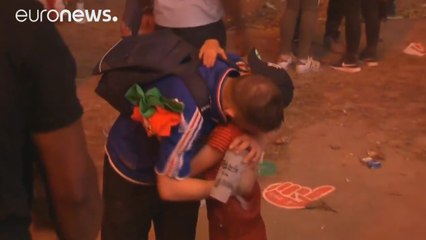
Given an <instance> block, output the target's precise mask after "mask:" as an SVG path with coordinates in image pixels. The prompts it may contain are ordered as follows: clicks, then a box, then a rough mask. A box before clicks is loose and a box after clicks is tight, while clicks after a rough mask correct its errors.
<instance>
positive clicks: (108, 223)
mask: <svg viewBox="0 0 426 240" xmlns="http://www.w3.org/2000/svg"><path fill="white" fill-rule="evenodd" d="M103 199H104V216H103V220H102V229H101V237H102V240H122V239H126V240H148V233H149V229H150V228H151V223H153V224H154V230H155V238H156V239H157V240H194V239H195V230H196V225H197V217H198V208H199V202H198V201H196V202H166V201H163V200H161V199H160V197H159V195H158V191H157V187H156V186H142V185H137V184H134V183H131V182H129V181H127V180H125V179H124V178H122V177H121V176H119V175H118V174H117V173H116V172H115V170H113V169H112V167H111V165H110V163H109V161H108V159H107V157H105V162H104V182H103Z"/></svg>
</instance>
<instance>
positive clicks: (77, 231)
mask: <svg viewBox="0 0 426 240" xmlns="http://www.w3.org/2000/svg"><path fill="white" fill-rule="evenodd" d="M34 140H35V142H36V145H37V147H38V150H39V152H40V155H41V158H42V165H43V167H44V168H45V170H46V175H47V176H46V178H47V181H48V186H49V191H50V195H51V200H52V205H53V208H54V214H55V217H56V221H57V226H58V228H59V229H58V234H59V235H60V239H71V240H74V239H76V240H86V239H87V240H92V239H95V238H96V236H97V234H98V230H99V226H100V219H101V198H100V193H99V188H98V182H97V174H96V170H95V167H94V164H93V162H92V161H91V159H90V157H89V154H88V152H87V149H86V142H85V137H84V133H83V128H82V124H81V121H80V120H77V121H76V122H74V123H72V124H71V125H69V126H67V127H64V128H61V129H59V130H55V131H52V132H48V133H37V134H34Z"/></svg>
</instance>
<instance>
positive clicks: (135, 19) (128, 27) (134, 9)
mask: <svg viewBox="0 0 426 240" xmlns="http://www.w3.org/2000/svg"><path fill="white" fill-rule="evenodd" d="M142 8H143V3H142V1H141V0H126V4H125V5H124V13H123V25H122V30H121V31H122V35H123V36H130V35H133V36H135V35H137V34H138V31H139V28H140V26H141V19H142Z"/></svg>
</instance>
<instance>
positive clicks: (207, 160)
mask: <svg viewBox="0 0 426 240" xmlns="http://www.w3.org/2000/svg"><path fill="white" fill-rule="evenodd" d="M223 155H224V154H223V152H221V151H219V150H218V149H216V148H212V147H210V146H209V145H205V146H204V147H203V148H202V149H201V150H200V151H199V152H198V153H197V155H196V156H195V157H194V158H193V159H192V162H191V176H198V175H199V174H200V173H202V172H204V171H206V170H207V169H209V168H211V167H213V166H214V165H216V164H218V163H219V162H220V161H221V160H222V159H223Z"/></svg>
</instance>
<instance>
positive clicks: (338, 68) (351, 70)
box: [331, 66, 361, 73]
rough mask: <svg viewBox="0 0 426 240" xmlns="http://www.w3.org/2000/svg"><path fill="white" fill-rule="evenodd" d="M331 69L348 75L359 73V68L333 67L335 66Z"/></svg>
mask: <svg viewBox="0 0 426 240" xmlns="http://www.w3.org/2000/svg"><path fill="white" fill-rule="evenodd" d="M331 68H333V69H334V70H337V71H341V72H348V73H356V72H360V71H361V68H360V67H354V68H348V67H335V66H331Z"/></svg>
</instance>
